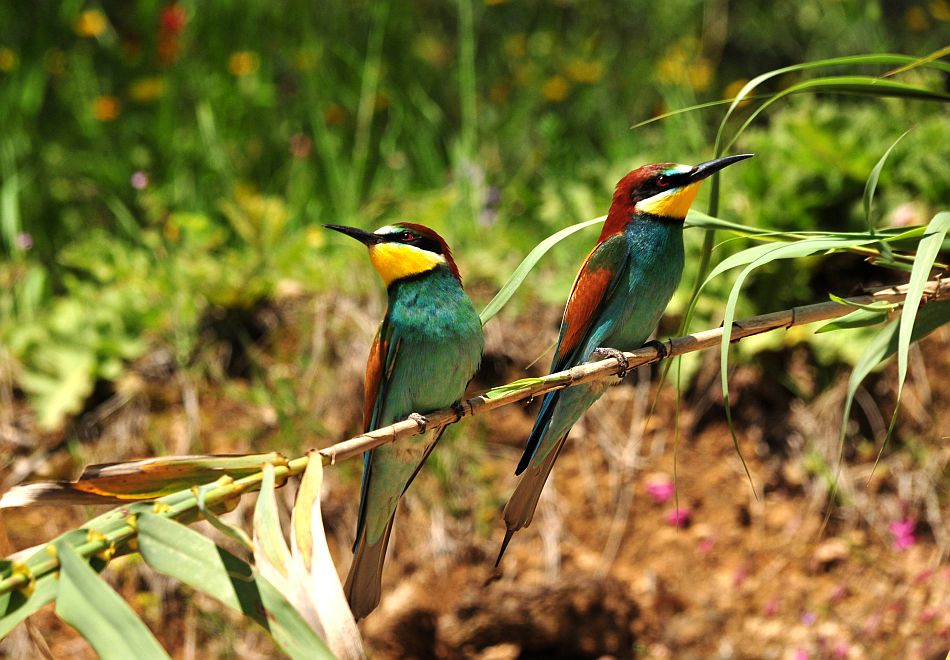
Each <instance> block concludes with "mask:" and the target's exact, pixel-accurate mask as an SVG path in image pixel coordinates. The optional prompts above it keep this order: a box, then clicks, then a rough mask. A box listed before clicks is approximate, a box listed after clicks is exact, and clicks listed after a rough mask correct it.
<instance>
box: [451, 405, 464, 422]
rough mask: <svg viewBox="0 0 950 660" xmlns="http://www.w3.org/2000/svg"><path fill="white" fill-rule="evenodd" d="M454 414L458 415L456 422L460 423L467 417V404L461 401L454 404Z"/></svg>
mask: <svg viewBox="0 0 950 660" xmlns="http://www.w3.org/2000/svg"><path fill="white" fill-rule="evenodd" d="M452 412H454V413H455V415H456V419H455V421H456V422H458V421H460V420H461V419H462V418H463V417H465V404H464V403H462V402H461V401H456V402H455V403H453V404H452Z"/></svg>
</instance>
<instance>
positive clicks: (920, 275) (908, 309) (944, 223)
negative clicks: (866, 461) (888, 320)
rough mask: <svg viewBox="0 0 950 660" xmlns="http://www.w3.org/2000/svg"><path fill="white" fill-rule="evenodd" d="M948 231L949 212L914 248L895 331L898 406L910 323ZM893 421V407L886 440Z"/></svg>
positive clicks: (933, 223) (935, 220) (936, 220)
mask: <svg viewBox="0 0 950 660" xmlns="http://www.w3.org/2000/svg"><path fill="white" fill-rule="evenodd" d="M948 230H950V211H945V212H943V213H938V214H937V215H935V216H934V218H933V220H931V221H930V224H929V225H927V231H926V233H925V234H924V237H923V238H922V239H920V243H919V244H918V246H917V256H916V258H915V259H914V266H913V270H912V271H911V274H910V282H908V284H907V298H906V300H905V301H904V306H903V308H902V309H901V319H900V328H899V330H898V333H897V336H898V344H897V403H898V406H899V405H900V400H901V394H902V392H903V391H904V380H905V379H906V378H907V354H908V352H909V350H910V343H911V339H912V335H913V332H914V320H915V318H916V317H917V310H918V308H919V307H920V297H921V295H923V292H924V288H925V287H926V285H927V279H928V278H929V277H930V270H931V269H932V268H933V265H934V262H935V261H936V260H937V254H938V253H939V252H940V246H941V245H942V244H943V240H944V238H945V237H946V235H947V232H948ZM896 419H897V407H896V406H895V409H894V415H893V416H892V417H891V423H890V427H889V428H888V432H887V434H888V436H890V434H891V431H892V430H893V429H894V423H895V421H896Z"/></svg>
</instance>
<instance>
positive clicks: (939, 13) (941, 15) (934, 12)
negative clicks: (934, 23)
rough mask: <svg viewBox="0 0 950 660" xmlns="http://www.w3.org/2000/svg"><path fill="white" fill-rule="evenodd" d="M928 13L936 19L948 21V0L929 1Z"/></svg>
mask: <svg viewBox="0 0 950 660" xmlns="http://www.w3.org/2000/svg"><path fill="white" fill-rule="evenodd" d="M930 15H931V16H933V17H934V18H936V19H937V20H938V21H950V2H947V0H933V1H932V2H931V3H930Z"/></svg>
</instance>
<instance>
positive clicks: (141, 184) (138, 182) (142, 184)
mask: <svg viewBox="0 0 950 660" xmlns="http://www.w3.org/2000/svg"><path fill="white" fill-rule="evenodd" d="M129 183H130V184H131V185H132V187H133V188H135V189H136V190H145V189H146V188H148V174H146V173H145V172H143V171H142V170H139V171H137V172H135V174H133V175H132V178H131V179H129Z"/></svg>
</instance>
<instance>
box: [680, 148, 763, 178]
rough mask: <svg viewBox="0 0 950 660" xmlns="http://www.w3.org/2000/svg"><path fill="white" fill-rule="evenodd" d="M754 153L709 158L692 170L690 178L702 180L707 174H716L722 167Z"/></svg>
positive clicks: (750, 156) (749, 156)
mask: <svg viewBox="0 0 950 660" xmlns="http://www.w3.org/2000/svg"><path fill="white" fill-rule="evenodd" d="M754 155H755V154H736V155H735V156H724V157H723V158H717V159H715V160H707V161H706V162H705V163H700V164H699V165H697V166H696V167H694V168H693V169H692V170H691V171H690V173H689V180H690V182H693V183H695V182H696V181H702V180H703V179H705V178H706V177H707V176H709V175H711V174H715V173H716V172H718V171H719V170H721V169H722V168H724V167H729V166H730V165H732V164H733V163H738V162H739V161H740V160H745V159H746V158H752V157H753V156H754Z"/></svg>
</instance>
